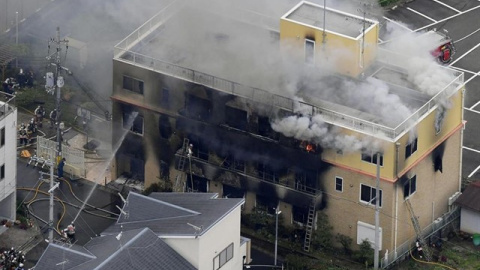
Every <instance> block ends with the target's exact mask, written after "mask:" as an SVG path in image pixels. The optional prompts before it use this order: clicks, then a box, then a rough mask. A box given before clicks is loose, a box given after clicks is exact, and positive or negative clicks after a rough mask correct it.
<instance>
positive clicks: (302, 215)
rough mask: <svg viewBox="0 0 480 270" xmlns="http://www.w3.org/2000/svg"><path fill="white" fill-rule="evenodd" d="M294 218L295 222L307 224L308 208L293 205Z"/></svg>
mask: <svg viewBox="0 0 480 270" xmlns="http://www.w3.org/2000/svg"><path fill="white" fill-rule="evenodd" d="M292 219H293V221H294V222H298V223H301V224H306V223H307V219H308V208H306V207H299V206H295V205H293V206H292Z"/></svg>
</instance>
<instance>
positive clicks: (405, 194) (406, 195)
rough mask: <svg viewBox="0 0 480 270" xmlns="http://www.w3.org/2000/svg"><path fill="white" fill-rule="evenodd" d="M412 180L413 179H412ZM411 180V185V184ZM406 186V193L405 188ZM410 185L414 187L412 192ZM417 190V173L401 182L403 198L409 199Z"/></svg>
mask: <svg viewBox="0 0 480 270" xmlns="http://www.w3.org/2000/svg"><path fill="white" fill-rule="evenodd" d="M412 180H413V181H412ZM412 182H413V185H412ZM407 186H408V194H407V192H406V190H405V188H406V187H407ZM412 187H414V189H413V192H412ZM415 192H417V175H414V176H412V177H410V178H409V179H408V180H407V181H406V182H405V183H404V184H403V199H405V200H407V199H409V198H410V197H411V196H412V195H413V194H415Z"/></svg>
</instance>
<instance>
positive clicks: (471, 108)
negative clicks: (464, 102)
mask: <svg viewBox="0 0 480 270" xmlns="http://www.w3.org/2000/svg"><path fill="white" fill-rule="evenodd" d="M479 103H480V101H479V102H477V103H475V105H473V106H472V107H470V108H469V110H473V108H475V107H477V105H478V104H479Z"/></svg>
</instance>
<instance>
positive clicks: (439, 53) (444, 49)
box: [426, 29, 455, 64]
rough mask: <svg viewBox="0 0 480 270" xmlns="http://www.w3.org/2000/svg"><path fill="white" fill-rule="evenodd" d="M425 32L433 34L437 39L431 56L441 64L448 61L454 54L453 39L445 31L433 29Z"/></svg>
mask: <svg viewBox="0 0 480 270" xmlns="http://www.w3.org/2000/svg"><path fill="white" fill-rule="evenodd" d="M426 34H428V35H433V37H434V39H435V40H436V41H437V45H436V47H435V49H434V50H432V51H431V54H432V56H433V57H435V58H436V59H437V61H438V62H440V63H442V64H448V63H450V62H451V61H452V57H453V55H454V54H455V45H454V44H453V40H452V39H451V38H450V37H449V36H448V35H447V34H446V33H442V32H439V31H436V30H435V29H434V30H432V31H428V32H427V33H426Z"/></svg>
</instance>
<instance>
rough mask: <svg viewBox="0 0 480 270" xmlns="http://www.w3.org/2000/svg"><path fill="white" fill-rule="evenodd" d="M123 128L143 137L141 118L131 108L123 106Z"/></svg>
mask: <svg viewBox="0 0 480 270" xmlns="http://www.w3.org/2000/svg"><path fill="white" fill-rule="evenodd" d="M122 110H123V115H122V122H123V128H124V129H128V130H130V131H131V132H133V133H136V134H139V135H143V116H142V115H140V114H138V112H135V111H134V109H133V107H132V106H127V105H125V106H123V108H122Z"/></svg>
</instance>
